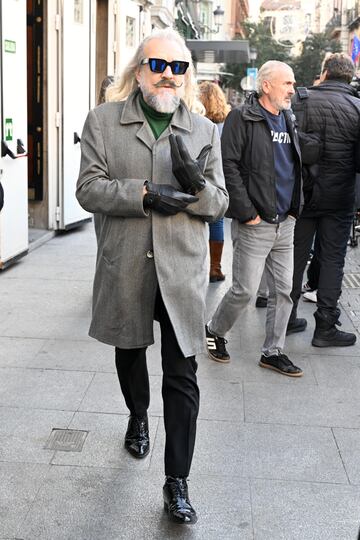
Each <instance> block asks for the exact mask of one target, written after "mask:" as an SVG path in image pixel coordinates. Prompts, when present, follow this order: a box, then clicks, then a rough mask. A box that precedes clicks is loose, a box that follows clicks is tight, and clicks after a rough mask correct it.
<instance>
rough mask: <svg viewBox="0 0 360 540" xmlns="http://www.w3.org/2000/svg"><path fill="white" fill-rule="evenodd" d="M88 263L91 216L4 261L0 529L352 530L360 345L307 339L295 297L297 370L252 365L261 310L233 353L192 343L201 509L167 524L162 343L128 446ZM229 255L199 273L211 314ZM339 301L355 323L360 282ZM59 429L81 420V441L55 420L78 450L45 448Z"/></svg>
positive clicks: (233, 337) (351, 264) (44, 539)
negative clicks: (142, 414)
mask: <svg viewBox="0 0 360 540" xmlns="http://www.w3.org/2000/svg"><path fill="white" fill-rule="evenodd" d="M227 232H228V231H227ZM94 264H95V236H94V232H93V226H92V224H88V225H86V226H84V227H83V228H82V229H79V230H75V231H72V232H69V233H67V234H64V235H59V236H56V237H54V238H53V239H51V240H50V241H49V242H47V243H46V244H44V245H43V246H41V247H40V248H39V249H37V250H34V251H33V252H31V253H30V254H29V255H28V256H27V257H26V258H24V259H23V260H22V261H20V262H19V263H17V264H16V265H15V266H12V267H10V268H9V269H8V270H6V271H4V272H3V273H1V274H0V298H1V301H0V302H1V310H0V539H2V540H3V539H13V540H15V539H17V540H20V539H21V540H35V539H36V540H37V539H39V540H118V539H126V540H141V539H147V540H148V539H154V540H155V539H156V540H168V539H186V540H193V539H202V540H249V539H256V540H350V539H354V540H355V538H356V534H357V530H358V525H359V523H360V392H359V387H360V357H359V352H360V343H359V342H358V343H357V344H356V345H355V346H353V347H349V348H347V349H316V348H314V347H312V346H311V345H310V341H311V337H312V331H313V328H314V319H313V317H312V313H313V311H314V305H313V304H310V303H305V302H301V306H300V314H301V315H302V316H306V317H307V319H308V329H307V331H306V332H304V333H303V334H297V335H292V336H290V337H289V338H288V340H287V351H286V352H288V353H289V356H290V357H291V359H292V360H293V361H294V363H296V364H298V365H300V366H301V367H302V368H303V369H304V372H305V374H304V377H302V378H301V379H290V378H287V377H284V376H282V375H280V374H276V373H274V372H271V371H269V370H264V369H261V368H259V367H258V365H257V362H258V360H259V356H260V355H259V350H260V346H261V342H262V339H263V329H264V317H265V310H263V309H256V308H255V307H251V308H250V309H249V310H248V313H247V315H246V317H244V319H243V320H240V321H238V323H237V324H236V325H235V327H234V328H233V329H232V331H231V332H230V335H229V345H228V347H229V351H230V353H231V356H232V362H231V363H230V364H228V365H221V364H217V363H216V362H214V361H212V360H210V359H208V357H207V356H206V355H205V354H204V355H202V356H199V357H198V361H199V372H198V374H199V383H200V389H201V411H200V417H199V422H198V437H197V445H196V449H195V455H194V460H193V467H192V473H191V477H190V495H191V500H192V502H193V504H194V506H195V508H196V510H197V511H198V514H199V522H198V524H196V525H195V526H193V527H188V528H186V527H185V528H183V527H181V526H175V525H171V524H170V523H168V521H167V518H166V516H165V515H164V513H163V510H162V492H161V489H162V484H163V479H164V477H163V446H164V430H163V422H162V417H161V416H162V401H161V394H160V389H161V366H160V361H159V345H158V343H157V344H156V345H154V346H153V347H151V348H150V349H149V372H150V376H151V377H150V378H151V387H152V400H151V406H150V431H151V441H152V451H151V453H150V455H149V456H148V457H147V458H146V459H145V460H143V461H136V460H134V459H132V458H131V457H130V456H129V455H128V454H127V453H126V452H125V450H124V449H123V437H124V434H125V430H126V425H127V410H126V408H125V405H124V402H123V399H122V397H121V394H120V390H119V386H118V382H117V378H116V375H115V370H114V359H113V356H114V355H113V350H112V348H111V347H108V346H106V345H102V344H100V343H97V342H96V341H94V340H92V339H90V338H88V337H87V330H88V326H89V318H90V308H91V286H92V277H93V271H94ZM224 267H225V271H226V273H227V276H228V277H227V279H226V281H225V282H224V283H221V284H212V285H210V286H209V295H208V311H209V314H211V312H212V311H213V310H214V308H215V306H216V305H217V303H218V302H219V300H220V298H221V296H222V295H223V294H224V292H225V290H226V289H227V287H228V286H229V284H230V274H231V245H230V240H229V238H227V245H226V250H225V262H224ZM346 272H347V273H353V274H359V273H360V247H358V248H353V249H351V248H349V253H348V258H347V267H346ZM342 305H343V307H344V311H345V313H344V314H343V316H342V320H343V329H345V330H351V329H353V327H354V326H355V327H356V328H357V329H358V330H360V300H359V289H350V288H349V289H345V290H344V294H343V297H342ZM156 335H157V336H158V331H157V330H156ZM54 428H57V429H60V430H66V429H69V430H79V432H78V433H77V434H78V436H79V438H78V439H76V438H75V439H73V438H71V437H70V435H76V432H75V433H74V432H72V431H71V432H69V433H67V432H66V431H65V432H64V431H60V432H58V433H59V434H60V435H63V437H62V438H61V439H60V440H59V441H58V444H65V445H67V446H68V447H69V445H70V449H72V451H64V450H54V449H52V448H54V446H51V442H52V441H51V440H50V435H51V433H52V430H53V429H54ZM66 434H68V435H69V437H67V438H66V437H64V435H66ZM77 443H78V444H79V446H81V444H83V446H82V449H81V451H76V450H77V448H76V444H77ZM71 445H73V446H71ZM55 448H59V447H55Z"/></svg>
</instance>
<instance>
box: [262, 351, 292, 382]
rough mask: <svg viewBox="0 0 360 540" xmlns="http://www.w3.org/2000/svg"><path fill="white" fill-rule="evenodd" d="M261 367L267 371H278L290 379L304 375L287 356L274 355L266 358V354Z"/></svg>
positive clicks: (263, 356)
mask: <svg viewBox="0 0 360 540" xmlns="http://www.w3.org/2000/svg"><path fill="white" fill-rule="evenodd" d="M259 366H261V367H263V368H267V369H273V370H274V371H278V372H279V373H281V374H282V375H287V376H288V377H301V376H302V375H303V371H302V369H300V368H299V367H297V366H295V365H294V364H293V363H292V362H291V360H290V359H289V358H288V357H287V356H286V354H282V353H281V354H273V355H271V356H265V355H264V354H263V355H262V356H261V358H260V362H259Z"/></svg>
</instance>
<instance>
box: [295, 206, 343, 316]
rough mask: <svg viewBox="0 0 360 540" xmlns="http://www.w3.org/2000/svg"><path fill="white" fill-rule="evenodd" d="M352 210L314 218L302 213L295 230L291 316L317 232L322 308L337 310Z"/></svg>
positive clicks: (318, 302) (296, 303)
mask: <svg viewBox="0 0 360 540" xmlns="http://www.w3.org/2000/svg"><path fill="white" fill-rule="evenodd" d="M352 219H353V213H344V214H343V213H339V212H334V213H332V214H329V213H326V214H324V215H317V216H314V217H307V216H306V215H302V216H301V217H300V218H299V219H298V221H297V223H296V226H295V231H294V275H293V288H292V291H291V298H292V301H293V303H294V306H293V311H292V314H291V317H290V320H292V319H293V318H294V317H296V309H297V305H298V302H299V298H300V295H301V287H302V281H303V275H304V271H305V267H306V264H307V261H308V259H309V254H310V250H311V246H312V242H313V238H314V234H315V232H316V236H317V242H318V243H319V248H320V249H319V251H320V252H319V262H320V273H319V283H318V291H317V306H318V309H319V310H329V311H330V310H335V309H336V306H337V301H338V299H339V297H340V294H341V285H342V279H343V269H344V264H345V255H346V248H347V242H348V239H349V235H350V228H351V223H352Z"/></svg>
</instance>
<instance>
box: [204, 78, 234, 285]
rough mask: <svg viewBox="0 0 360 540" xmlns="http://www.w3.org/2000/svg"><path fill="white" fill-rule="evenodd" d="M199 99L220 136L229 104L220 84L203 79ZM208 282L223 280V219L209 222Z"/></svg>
mask: <svg viewBox="0 0 360 540" xmlns="http://www.w3.org/2000/svg"><path fill="white" fill-rule="evenodd" d="M199 90H200V95H199V97H200V101H201V103H202V104H203V105H204V107H205V116H206V117H207V118H209V120H211V121H212V122H214V124H216V125H217V127H218V130H219V134H220V136H221V132H222V128H223V125H224V121H225V118H226V116H227V114H228V112H229V111H230V105H228V104H227V103H226V99H225V96H224V93H223V91H222V90H221V88H220V86H219V85H218V84H216V83H213V82H209V81H204V82H202V83H201V84H200V86H199ZM209 228H210V237H209V244H210V282H211V283H213V282H216V281H224V279H225V276H224V274H223V273H222V272H221V256H222V251H223V247H224V220H223V219H220V220H219V221H217V222H216V223H210V224H209Z"/></svg>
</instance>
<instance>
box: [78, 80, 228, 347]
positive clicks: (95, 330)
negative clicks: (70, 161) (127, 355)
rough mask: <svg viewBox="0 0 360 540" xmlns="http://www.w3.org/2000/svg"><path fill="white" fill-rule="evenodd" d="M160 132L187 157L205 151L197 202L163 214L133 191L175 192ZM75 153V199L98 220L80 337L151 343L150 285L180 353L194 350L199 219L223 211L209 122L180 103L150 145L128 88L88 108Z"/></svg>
mask: <svg viewBox="0 0 360 540" xmlns="http://www.w3.org/2000/svg"><path fill="white" fill-rule="evenodd" d="M170 133H174V134H178V135H181V136H182V137H183V139H184V142H185V144H186V146H187V148H188V149H189V152H190V153H191V155H192V157H193V158H196V157H197V156H198V154H199V152H200V150H201V149H202V148H203V146H205V145H206V144H209V143H211V144H212V150H211V152H210V154H209V157H208V160H207V164H206V168H205V173H204V174H205V177H206V187H205V189H204V190H203V191H201V192H200V193H199V194H198V197H199V201H198V202H196V203H193V204H191V205H189V206H188V207H187V208H186V210H185V211H183V212H179V213H178V214H177V215H175V216H164V215H162V214H159V213H158V212H155V211H154V212H147V211H144V208H143V195H142V192H143V186H144V182H145V181H146V180H149V181H151V182H154V183H157V184H172V185H173V186H174V187H176V188H177V189H180V190H181V187H180V186H179V184H178V182H177V180H176V179H175V177H174V176H173V174H172V170H171V157H170V143H169V134H170ZM81 152H82V157H81V166H80V175H79V179H78V183H77V191H76V196H77V198H78V200H79V203H80V204H81V206H82V207H83V208H85V210H87V211H89V212H93V213H99V214H100V224H99V237H98V253H97V262H96V272H95V279H94V290H93V310H92V322H91V326H90V331H89V335H90V336H92V337H94V338H95V339H97V340H99V341H102V342H104V343H108V344H110V345H115V346H117V347H120V348H124V349H132V348H138V347H145V346H147V345H151V344H152V343H153V342H154V336H153V316H154V305H155V297H156V291H157V287H158V286H159V288H160V291H161V295H162V298H163V301H164V304H165V306H166V309H167V312H168V314H169V317H170V320H171V323H172V325H173V328H174V330H175V334H176V337H177V340H178V343H179V346H180V348H181V350H182V352H183V354H184V356H186V357H187V356H192V355H194V354H197V353H199V352H201V351H203V349H204V342H205V339H204V315H205V295H206V289H207V284H208V280H209V261H208V236H209V232H208V227H207V226H206V222H207V221H208V222H211V221H217V220H218V219H220V218H221V217H222V216H223V215H224V213H225V211H226V209H227V206H228V194H227V191H226V189H225V182H224V176H223V171H222V163H221V154H220V141H219V135H218V130H217V128H216V126H215V125H214V124H213V123H212V122H210V121H209V120H207V119H206V118H204V117H202V116H199V115H197V114H193V113H190V112H189V110H188V109H187V107H186V106H185V104H184V103H183V102H181V104H180V106H179V107H178V108H177V110H176V111H175V113H174V114H173V117H172V120H171V122H170V125H169V126H168V128H167V129H166V130H165V131H164V132H163V133H162V135H161V136H160V137H159V139H158V140H155V137H154V135H153V133H152V131H151V128H150V126H149V124H148V122H147V121H146V119H145V116H144V113H143V111H142V109H141V106H140V102H139V93H138V91H136V92H134V93H133V94H131V96H129V98H128V99H127V100H126V101H125V102H117V103H105V104H103V105H100V106H99V107H96V108H95V109H94V110H92V111H90V112H89V114H88V117H87V119H86V122H85V126H84V130H83V133H82V137H81Z"/></svg>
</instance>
